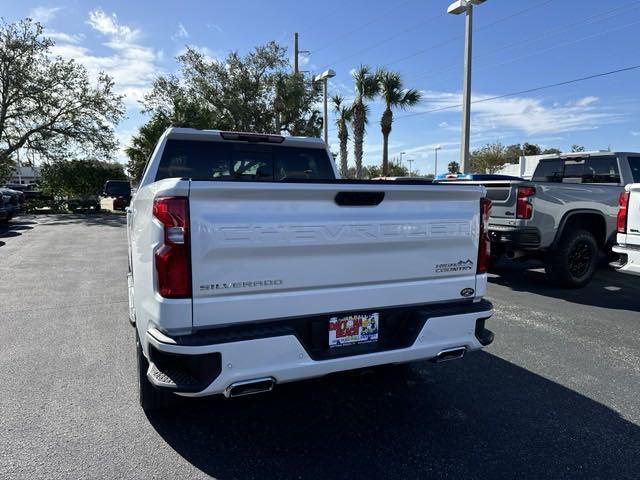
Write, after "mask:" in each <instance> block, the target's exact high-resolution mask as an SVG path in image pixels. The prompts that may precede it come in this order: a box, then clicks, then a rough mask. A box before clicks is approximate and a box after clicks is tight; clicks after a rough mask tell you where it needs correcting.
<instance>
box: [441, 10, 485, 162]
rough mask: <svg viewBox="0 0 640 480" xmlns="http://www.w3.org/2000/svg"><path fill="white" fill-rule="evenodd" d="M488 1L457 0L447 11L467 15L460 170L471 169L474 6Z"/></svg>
mask: <svg viewBox="0 0 640 480" xmlns="http://www.w3.org/2000/svg"><path fill="white" fill-rule="evenodd" d="M485 1H486V0H456V1H455V2H453V3H452V4H451V5H449V8H448V9H447V12H448V13H451V14H453V15H460V14H462V13H465V14H466V22H465V35H464V85H463V88H462V141H461V142H460V170H461V171H462V172H463V173H464V172H467V171H468V169H469V142H470V127H471V59H472V56H473V6H474V5H480V4H482V3H484V2H485Z"/></svg>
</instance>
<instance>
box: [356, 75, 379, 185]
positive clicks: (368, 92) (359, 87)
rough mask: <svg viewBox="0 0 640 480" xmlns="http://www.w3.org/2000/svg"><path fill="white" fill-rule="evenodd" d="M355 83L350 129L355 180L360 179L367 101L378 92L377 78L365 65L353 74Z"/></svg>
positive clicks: (367, 109)
mask: <svg viewBox="0 0 640 480" xmlns="http://www.w3.org/2000/svg"><path fill="white" fill-rule="evenodd" d="M353 80H354V82H355V89H356V98H355V100H354V101H353V106H352V107H351V108H352V111H353V120H352V122H351V123H352V129H353V156H354V158H355V164H356V174H355V175H356V178H362V176H363V170H362V155H363V146H364V135H365V128H366V125H367V122H368V119H367V114H368V112H369V107H368V105H367V103H366V102H367V101H368V100H371V99H373V98H374V97H375V96H376V95H377V94H378V90H379V84H378V77H377V76H376V75H375V74H374V73H372V72H371V69H370V68H369V67H368V66H366V65H360V67H359V68H358V69H357V70H356V71H355V72H353Z"/></svg>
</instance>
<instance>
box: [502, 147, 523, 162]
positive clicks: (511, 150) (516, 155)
mask: <svg viewBox="0 0 640 480" xmlns="http://www.w3.org/2000/svg"><path fill="white" fill-rule="evenodd" d="M522 154H523V152H522V145H520V144H519V143H515V144H513V145H508V146H507V147H505V149H504V156H505V160H506V161H507V163H518V162H519V161H520V157H521V156H522Z"/></svg>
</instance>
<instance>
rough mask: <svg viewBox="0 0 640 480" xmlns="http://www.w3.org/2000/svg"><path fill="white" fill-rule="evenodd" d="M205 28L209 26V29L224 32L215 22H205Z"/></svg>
mask: <svg viewBox="0 0 640 480" xmlns="http://www.w3.org/2000/svg"><path fill="white" fill-rule="evenodd" d="M207 28H209V29H211V30H215V31H217V32H218V33H224V30H223V29H222V27H221V26H220V25H218V24H217V23H207Z"/></svg>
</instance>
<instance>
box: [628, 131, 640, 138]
mask: <svg viewBox="0 0 640 480" xmlns="http://www.w3.org/2000/svg"><path fill="white" fill-rule="evenodd" d="M629 133H630V134H631V135H633V136H634V137H639V136H640V131H635V130H631V131H630V132H629Z"/></svg>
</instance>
